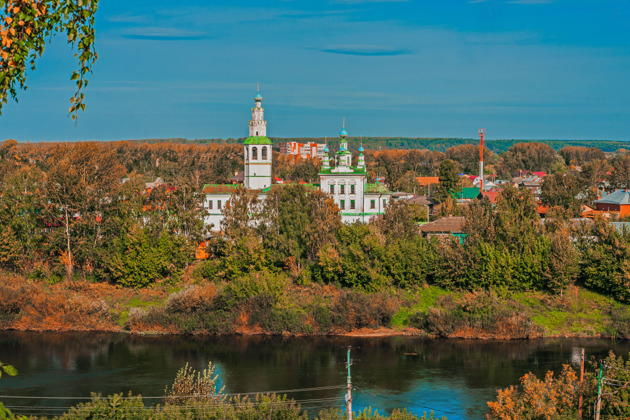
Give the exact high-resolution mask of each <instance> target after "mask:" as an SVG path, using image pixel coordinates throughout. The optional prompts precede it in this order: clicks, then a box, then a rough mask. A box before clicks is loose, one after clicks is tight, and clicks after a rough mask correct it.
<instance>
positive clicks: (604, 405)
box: [487, 351, 630, 420]
mask: <svg viewBox="0 0 630 420" xmlns="http://www.w3.org/2000/svg"><path fill="white" fill-rule="evenodd" d="M600 369H601V373H600ZM600 375H601V378H602V379H601V381H600ZM628 383H630V360H629V359H628V358H624V357H621V356H617V355H615V354H614V353H613V352H612V351H611V352H610V354H609V355H608V357H606V358H605V359H603V360H595V359H592V360H591V361H590V363H588V364H587V366H586V370H585V373H584V382H583V385H582V386H580V382H579V373H578V372H576V371H575V370H574V369H573V368H572V367H571V366H569V365H564V367H563V369H562V372H559V373H558V374H555V373H554V372H552V371H549V372H547V374H546V375H545V377H544V378H543V379H539V378H538V377H536V375H534V374H532V373H528V374H526V375H524V376H523V377H522V378H521V379H520V386H510V387H508V388H505V389H501V390H499V391H498V393H497V399H496V400H495V401H490V402H488V407H489V412H488V415H487V418H488V420H508V419H575V418H593V417H594V415H595V410H596V399H597V394H598V388H600V387H601V389H600V393H601V395H602V399H601V408H600V415H601V418H603V419H609V418H613V419H616V418H628V416H630V406H629V405H628V400H629V399H630V390H629V389H628V387H627V385H628ZM580 395H581V396H582V398H583V400H582V401H580ZM580 403H581V408H582V410H581V411H580ZM578 413H580V415H579V416H578Z"/></svg>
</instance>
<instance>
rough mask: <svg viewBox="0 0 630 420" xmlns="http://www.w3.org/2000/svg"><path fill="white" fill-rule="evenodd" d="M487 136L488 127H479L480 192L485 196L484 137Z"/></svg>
mask: <svg viewBox="0 0 630 420" xmlns="http://www.w3.org/2000/svg"><path fill="white" fill-rule="evenodd" d="M485 136H486V129H485V128H480V129H479V178H480V180H479V181H480V182H479V194H480V195H481V198H483V138H484V137H485Z"/></svg>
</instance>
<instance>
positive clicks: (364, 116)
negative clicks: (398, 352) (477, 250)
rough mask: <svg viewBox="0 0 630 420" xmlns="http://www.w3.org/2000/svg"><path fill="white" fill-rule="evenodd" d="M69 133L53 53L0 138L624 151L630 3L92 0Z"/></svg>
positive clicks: (629, 104) (53, 48)
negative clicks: (514, 143)
mask: <svg viewBox="0 0 630 420" xmlns="http://www.w3.org/2000/svg"><path fill="white" fill-rule="evenodd" d="M96 47H97V50H98V53H99V59H98V61H97V63H96V64H95V67H94V74H93V75H92V76H91V78H90V85H89V87H88V88H87V89H86V91H85V94H86V111H85V112H84V113H82V114H80V115H79V120H78V124H77V125H76V126H75V124H74V123H73V122H72V120H71V119H70V118H67V109H68V106H69V98H70V96H71V95H72V92H73V83H72V82H70V80H69V79H70V74H71V72H72V70H73V69H74V66H75V64H74V62H73V57H72V51H71V50H70V49H69V47H68V46H67V45H66V44H65V40H64V37H63V36H62V37H57V38H55V39H53V42H52V44H51V45H50V46H49V47H48V48H47V50H46V51H45V53H44V56H43V57H42V58H41V59H40V61H39V63H38V65H37V69H36V70H35V71H34V72H33V73H31V74H30V83H29V89H28V91H26V92H21V95H20V102H19V103H18V104H16V103H9V104H8V105H6V106H5V108H4V112H3V115H2V116H0V133H2V135H1V137H0V138H15V139H18V140H21V141H38V140H93V139H96V140H118V139H140V138H168V137H184V138H189V139H195V138H218V137H221V138H227V137H242V136H246V135H247V121H248V120H249V118H250V107H251V106H252V104H253V96H254V95H255V94H256V82H260V85H261V93H262V95H263V97H264V100H263V104H264V106H265V110H266V119H267V120H268V135H270V136H278V137H302V136H322V137H323V136H334V135H336V133H338V132H339V129H340V125H341V120H342V118H343V117H346V121H347V128H348V131H349V132H350V134H351V135H357V136H358V135H363V136H409V137H476V132H477V130H478V128H480V127H485V128H486V129H487V138H488V139H494V138H509V139H511V138H534V139H620V140H626V139H630V101H629V98H630V95H629V94H630V1H627V0H592V1H585V0H511V1H510V0H507V1H506V0H471V1H465V0H462V1H455V0H439V1H437V0H422V1H420V0H416V1H414V0H409V1H404V0H399V1H397V0H389V1H387V0H332V1H319V0H310V1H305V0H294V1H290V0H285V1H281V0H276V1H224V2H220V1H212V0H205V1H197V0H189V1H187V2H174V1H164V0H150V1H149V0H134V1H127V0H125V1H123V0H101V2H100V6H99V11H98V14H97V43H96Z"/></svg>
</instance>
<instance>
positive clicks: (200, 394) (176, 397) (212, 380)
mask: <svg viewBox="0 0 630 420" xmlns="http://www.w3.org/2000/svg"><path fill="white" fill-rule="evenodd" d="M218 378H219V375H218V374H216V375H215V374H214V365H213V364H212V362H209V363H208V367H207V368H206V369H204V370H203V371H201V372H198V371H196V370H194V369H193V368H191V367H190V365H189V364H188V363H186V365H185V366H184V367H183V368H181V369H180V370H179V371H178V372H177V376H175V380H174V381H173V384H172V385H171V386H170V387H169V386H167V387H166V389H165V390H164V395H165V396H164V401H165V402H166V404H169V405H188V404H190V403H198V402H203V403H211V404H219V403H221V402H223V400H224V399H225V392H224V391H225V387H223V388H221V389H219V390H217V379H218Z"/></svg>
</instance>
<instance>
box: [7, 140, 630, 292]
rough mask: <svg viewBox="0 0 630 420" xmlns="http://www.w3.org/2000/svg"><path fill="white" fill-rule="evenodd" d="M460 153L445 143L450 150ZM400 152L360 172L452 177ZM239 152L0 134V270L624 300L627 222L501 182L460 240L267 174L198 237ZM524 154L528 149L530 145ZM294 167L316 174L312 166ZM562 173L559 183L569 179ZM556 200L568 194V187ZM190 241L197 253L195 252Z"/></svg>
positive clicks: (629, 163) (468, 213) (399, 210)
mask: <svg viewBox="0 0 630 420" xmlns="http://www.w3.org/2000/svg"><path fill="white" fill-rule="evenodd" d="M519 150H520V149H519ZM465 151H466V150H465V149H464V150H461V151H458V152H461V153H460V154H458V153H456V152H454V151H451V152H450V155H451V156H452V157H454V158H457V157H458V156H460V157H459V159H463V158H462V157H461V156H462V155H463V154H464V152H465ZM405 153H407V152H403V151H391V152H390V151H385V152H374V153H371V152H370V154H368V155H370V156H371V165H372V166H371V167H372V168H374V167H379V166H375V165H380V167H383V168H387V169H388V174H392V175H391V177H390V178H389V179H390V182H394V181H393V180H395V179H396V178H395V177H396V176H399V177H400V178H401V179H402V178H404V176H405V174H406V172H405V169H406V168H414V167H415V168H417V169H418V170H425V169H423V168H427V167H433V166H435V167H437V171H438V172H439V170H440V165H442V166H449V165H450V166H449V168H450V169H449V170H448V171H449V172H450V173H451V177H452V176H453V174H454V173H456V166H457V164H458V162H455V161H453V160H450V159H446V160H442V161H439V159H437V158H436V159H433V158H434V157H435V155H434V153H436V152H422V151H411V152H409V153H407V154H405ZM514 153H516V151H515V152H514ZM366 154H367V153H366ZM469 154H471V155H472V151H469ZM241 155H242V154H241V148H240V147H239V146H232V145H222V146H218V145H190V144H169V143H158V144H137V143H126V142H122V143H121V142H113V143H61V144H19V145H18V144H16V142H14V141H5V142H3V143H1V144H0V220H1V221H2V223H0V266H1V267H2V268H3V269H5V270H10V271H14V272H19V273H23V274H26V275H29V276H31V277H33V278H42V279H46V280H48V281H59V280H62V279H64V278H76V277H80V278H87V279H92V280H95V281H106V282H111V283H116V284H120V285H123V286H132V287H142V286H147V285H150V284H153V283H155V282H157V281H163V280H165V279H171V280H174V281H176V280H177V279H178V278H179V277H181V276H182V275H184V273H185V271H186V269H187V268H188V267H193V266H194V270H195V272H196V273H198V275H199V276H201V277H204V278H208V279H219V280H225V281H231V280H233V279H235V278H238V277H239V276H242V275H246V274H247V273H251V272H256V271H267V272H269V273H272V274H273V273H281V272H283V273H285V274H288V275H289V276H290V277H291V278H292V279H294V281H296V282H298V283H307V282H310V281H315V282H321V283H323V284H336V285H340V286H344V287H353V288H358V289H362V290H366V291H379V290H387V289H391V288H400V289H407V288H415V287H418V286H421V285H423V284H435V285H439V286H442V287H445V288H449V289H453V288H455V289H475V288H496V287H502V288H507V289H511V290H532V289H536V290H547V291H550V292H553V293H562V291H563V290H564V289H565V288H566V287H567V286H568V285H570V284H572V283H575V282H579V283H582V284H584V285H586V286H587V287H591V288H593V289H595V290H598V291H601V292H603V293H606V294H610V295H612V296H615V298H617V299H619V300H621V301H628V300H630V294H629V293H628V292H627V291H626V287H625V284H624V280H623V279H624V278H625V274H624V273H625V270H626V268H625V267H626V265H627V260H628V256H630V237H629V236H628V235H627V234H626V233H625V232H618V231H616V230H615V229H612V228H610V226H608V225H606V224H605V223H602V222H597V223H595V224H594V225H592V226H583V227H580V229H582V230H578V229H577V227H576V226H574V225H573V224H572V223H571V222H570V221H569V219H570V217H571V216H572V213H571V211H570V210H571V206H568V205H563V203H562V202H558V203H555V202H551V201H550V202H549V204H550V205H551V206H552V207H553V208H552V209H551V210H550V211H551V213H550V215H549V216H550V217H548V218H547V220H546V222H545V223H544V224H542V223H541V222H540V218H539V216H538V212H537V203H536V202H535V200H534V199H533V197H532V196H531V194H530V193H529V192H528V191H526V190H517V189H514V188H510V187H508V188H506V189H504V190H503V191H502V192H501V193H500V195H499V198H498V201H497V205H496V207H494V206H493V205H491V204H490V203H489V202H487V201H485V200H481V201H475V202H472V203H471V204H470V205H468V206H467V207H466V208H465V209H463V214H464V216H465V217H466V220H467V223H466V227H465V234H466V235H467V236H466V239H465V240H464V241H461V240H459V239H454V240H450V239H447V240H436V239H428V238H424V237H422V236H421V235H420V234H419V232H418V226H417V223H418V222H419V221H422V220H426V210H425V208H424V207H418V206H413V205H408V204H405V203H393V204H392V205H391V206H390V207H389V209H388V211H387V213H386V214H385V215H383V216H382V217H380V218H379V219H377V220H375V221H374V223H369V224H354V225H343V224H342V223H341V221H340V216H339V211H338V209H337V208H336V206H335V205H334V203H333V202H332V200H331V199H330V198H329V197H328V196H327V195H326V194H324V193H322V192H320V191H318V190H317V189H316V188H315V187H313V186H310V185H301V184H292V185H277V186H274V188H272V189H271V191H270V192H269V193H268V195H267V197H266V199H265V200H264V201H262V200H261V199H260V197H258V196H257V195H256V194H255V193H254V192H252V191H247V190H244V189H240V190H238V191H237V192H236V194H235V195H234V197H233V199H232V200H231V201H230V202H229V203H228V204H227V205H226V207H225V221H224V222H223V224H222V226H221V230H222V233H221V234H220V235H216V234H210V232H208V231H207V229H206V227H205V226H204V222H203V218H204V216H205V211H204V208H203V205H202V202H203V194H201V189H202V187H203V184H204V183H205V182H207V181H208V180H216V181H217V182H226V181H227V180H228V179H229V178H230V177H231V176H233V173H234V171H235V170H236V169H240V168H241V167H242V166H240V165H241V162H242V161H241ZM520 155H521V156H523V155H524V153H523V152H520ZM531 156H532V159H534V160H535V159H537V158H538V157H539V156H540V153H539V150H538V149H536V150H533V151H532V153H531ZM571 156H573V157H572V158H571V159H575V157H574V156H576V155H575V153H574V155H571ZM585 156H586V157H584V158H583V159H587V158H588V156H590V155H585ZM280 159H282V157H279V158H278V160H280ZM438 162H439V163H438ZM445 162H446V164H445ZM449 162H450V163H449ZM607 164H609V161H603V160H600V159H595V160H591V161H590V162H588V163H586V164H585V165H583V170H582V172H580V173H579V174H580V175H579V177H582V178H580V180H581V181H580V182H581V183H582V184H581V185H583V186H586V185H590V184H592V183H593V181H594V180H597V179H599V178H600V176H601V175H602V174H603V173H604V172H606V169H607V168H608V167H607V166H606V165H607ZM300 165H305V168H306V169H304V172H309V171H310V172H311V173H313V172H314V169H313V168H312V165H314V162H306V163H304V162H302V163H299V162H298V165H297V167H299V166H300ZM610 165H611V167H612V168H613V169H612V171H611V175H610V180H611V182H613V183H614V184H615V185H624V184H625V183H626V182H629V180H628V179H627V178H626V176H627V175H626V174H630V169H626V168H630V156H628V155H618V156H617V157H615V158H614V159H612V160H611V161H610ZM279 167H280V168H282V166H281V165H279ZM284 168H285V169H281V170H291V171H295V170H296V167H291V166H290V165H285V166H284ZM444 173H446V171H444ZM393 174H397V175H393ZM561 175H562V177H559V178H558V180H562V181H563V182H564V181H566V180H567V179H571V178H570V177H571V176H574V175H571V174H570V173H566V174H561ZM157 176H161V177H163V178H164V179H165V180H166V182H165V184H163V185H160V186H157V187H154V188H153V189H147V188H146V186H145V182H146V181H149V180H153V179H154V177H157ZM559 176H560V175H559ZM575 176H578V175H575ZM550 179H555V178H550ZM443 180H444V181H446V179H445V178H444V177H443ZM451 181H452V183H455V182H456V180H455V179H452V180H451ZM447 184H448V182H444V183H443V185H444V186H445V188H447V189H446V190H445V191H442V193H444V194H446V195H448V194H450V192H449V191H450V190H448V188H450V187H448V186H447ZM549 185H551V184H549ZM558 185H560V184H559V183H558ZM558 189H559V190H566V189H567V186H566V185H564V184H562V186H561V187H558ZM549 197H555V196H554V195H553V194H549ZM566 197H568V198H567V202H570V198H571V197H572V193H571V194H568V195H566ZM576 238H577V239H576ZM593 238H595V239H593ZM202 242H204V243H205V244H207V245H206V250H207V252H208V254H209V256H210V258H209V259H208V260H207V261H204V262H202V263H200V264H194V261H195V258H194V251H195V248H196V247H197V245H198V244H199V243H202ZM623 244H628V246H625V245H623ZM624 247H625V248H628V252H626V250H625V248H624ZM603 261H605V264H604V262H603Z"/></svg>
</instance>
